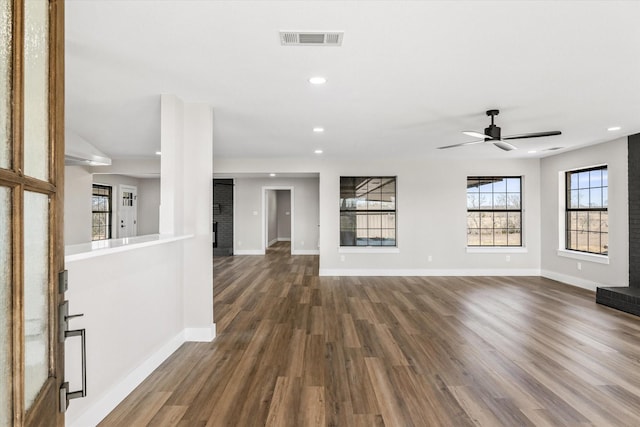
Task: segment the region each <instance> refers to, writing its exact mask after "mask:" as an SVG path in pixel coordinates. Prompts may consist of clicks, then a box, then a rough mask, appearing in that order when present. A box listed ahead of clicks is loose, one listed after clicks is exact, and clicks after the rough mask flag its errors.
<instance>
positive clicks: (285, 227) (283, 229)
mask: <svg viewBox="0 0 640 427" xmlns="http://www.w3.org/2000/svg"><path fill="white" fill-rule="evenodd" d="M276 197H277V198H278V212H277V216H278V240H281V241H287V240H290V239H291V192H290V191H288V190H276Z"/></svg>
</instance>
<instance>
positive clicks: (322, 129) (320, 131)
mask: <svg viewBox="0 0 640 427" xmlns="http://www.w3.org/2000/svg"><path fill="white" fill-rule="evenodd" d="M313 131H314V132H315V133H322V132H324V128H323V127H315V128H313Z"/></svg>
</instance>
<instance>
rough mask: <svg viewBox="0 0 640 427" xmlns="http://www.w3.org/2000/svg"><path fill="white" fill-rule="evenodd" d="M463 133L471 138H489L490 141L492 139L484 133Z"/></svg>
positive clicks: (466, 131)
mask: <svg viewBox="0 0 640 427" xmlns="http://www.w3.org/2000/svg"><path fill="white" fill-rule="evenodd" d="M462 133H464V134H465V135H467V136H471V137H473V138H482V139H485V138H489V139H491V137H490V136H489V135H485V134H484V133H480V132H476V131H473V130H465V131H463V132H462Z"/></svg>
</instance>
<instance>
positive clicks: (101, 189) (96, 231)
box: [91, 184, 112, 240]
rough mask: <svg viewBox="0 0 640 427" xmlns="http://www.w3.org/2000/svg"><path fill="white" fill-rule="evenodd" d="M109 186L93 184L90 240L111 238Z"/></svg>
mask: <svg viewBox="0 0 640 427" xmlns="http://www.w3.org/2000/svg"><path fill="white" fill-rule="evenodd" d="M111 202H112V200H111V187H109V186H107V185H99V184H93V195H92V198H91V214H92V215H91V216H92V229H91V240H105V239H110V238H111V214H112V211H111Z"/></svg>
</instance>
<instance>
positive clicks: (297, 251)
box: [291, 249, 320, 255]
mask: <svg viewBox="0 0 640 427" xmlns="http://www.w3.org/2000/svg"><path fill="white" fill-rule="evenodd" d="M291 255H320V250H319V249H294V250H292V251H291Z"/></svg>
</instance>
